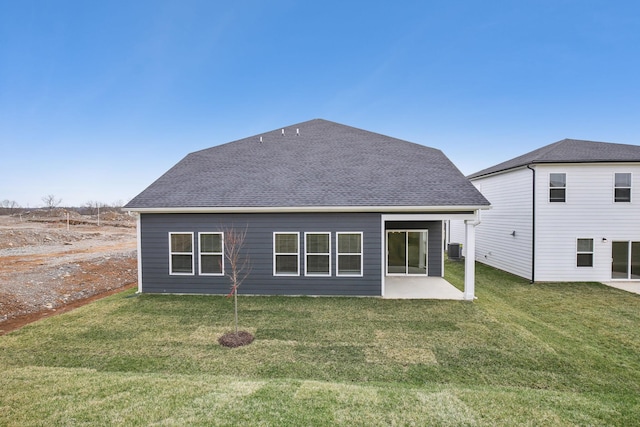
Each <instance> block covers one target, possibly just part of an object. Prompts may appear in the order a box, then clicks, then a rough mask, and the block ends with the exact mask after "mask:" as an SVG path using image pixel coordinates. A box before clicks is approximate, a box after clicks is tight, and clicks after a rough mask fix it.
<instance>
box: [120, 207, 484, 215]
mask: <svg viewBox="0 0 640 427" xmlns="http://www.w3.org/2000/svg"><path fill="white" fill-rule="evenodd" d="M489 208H490V206H256V207H185V208H125V209H124V210H125V211H128V212H138V213H302V212H321V213H326V212H416V213H418V212H419V213H427V212H438V213H437V214H436V215H438V216H439V217H442V215H443V214H444V213H456V212H469V211H472V212H475V211H478V210H480V209H489Z"/></svg>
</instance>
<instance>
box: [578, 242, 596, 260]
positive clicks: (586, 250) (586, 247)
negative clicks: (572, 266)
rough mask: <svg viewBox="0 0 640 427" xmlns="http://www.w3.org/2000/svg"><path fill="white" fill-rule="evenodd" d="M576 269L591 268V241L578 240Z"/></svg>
mask: <svg viewBox="0 0 640 427" xmlns="http://www.w3.org/2000/svg"><path fill="white" fill-rule="evenodd" d="M576 253H577V255H576V266H577V267H593V239H578V244H577V252H576Z"/></svg>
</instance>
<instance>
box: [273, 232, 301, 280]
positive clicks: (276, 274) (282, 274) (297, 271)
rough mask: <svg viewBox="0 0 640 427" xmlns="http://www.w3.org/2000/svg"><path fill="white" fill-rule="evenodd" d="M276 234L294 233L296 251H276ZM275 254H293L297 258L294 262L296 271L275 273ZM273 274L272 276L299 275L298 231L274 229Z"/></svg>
mask: <svg viewBox="0 0 640 427" xmlns="http://www.w3.org/2000/svg"><path fill="white" fill-rule="evenodd" d="M278 234H295V235H296V242H297V243H298V244H297V246H298V251H297V252H295V253H294V252H291V253H289V252H276V235H278ZM277 255H295V256H296V257H297V258H298V262H297V263H296V272H295V273H276V257H277ZM273 275H274V276H289V277H295V276H300V232H298V231H274V232H273Z"/></svg>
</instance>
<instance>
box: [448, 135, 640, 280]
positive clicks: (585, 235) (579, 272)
mask: <svg viewBox="0 0 640 427" xmlns="http://www.w3.org/2000/svg"><path fill="white" fill-rule="evenodd" d="M639 173H640V146H632V145H623V144H610V143H602V142H591V141H578V140H563V141H559V142H557V143H554V144H551V145H549V146H546V147H542V148H541V149H539V150H535V151H533V152H531V153H527V154H525V155H523V156H520V157H517V158H515V159H512V160H509V161H506V162H504V163H501V164H498V165H496V166H493V167H491V168H488V169H485V170H483V171H480V172H477V173H475V174H472V175H470V177H469V178H470V179H471V181H472V183H473V184H474V185H475V186H476V188H478V189H479V190H480V192H481V193H482V194H483V195H484V196H485V197H486V198H487V199H488V200H489V201H490V202H491V205H492V208H491V209H490V210H487V211H483V212H482V213H481V215H480V224H479V225H478V226H477V227H476V260H477V261H480V262H482V263H485V264H488V265H491V266H493V267H496V268H499V269H502V270H505V271H508V272H510V273H513V274H516V275H518V276H522V277H525V278H528V279H531V280H532V281H535V282H561V281H610V280H624V279H626V280H629V279H635V280H638V278H636V276H635V275H634V272H636V271H637V272H640V254H636V253H634V251H633V248H634V245H633V244H634V242H640V203H637V202H636V201H637V200H639V199H638V197H639V195H640V194H639V190H640V187H639V186H640V177H639V176H638V174H639ZM534 189H535V193H534ZM451 228H452V230H451V233H450V234H451V237H454V236H459V233H460V228H461V226H460V224H452V225H451ZM451 241H452V240H451ZM625 242H626V243H625ZM627 247H628V248H631V249H626V250H624V251H623V250H622V249H624V248H627ZM636 247H640V243H639V244H638V245H637V246H636ZM636 252H638V251H636ZM614 255H615V257H616V261H615V264H616V267H615V270H617V271H614V266H613V263H612V259H613V257H614ZM625 271H626V273H625Z"/></svg>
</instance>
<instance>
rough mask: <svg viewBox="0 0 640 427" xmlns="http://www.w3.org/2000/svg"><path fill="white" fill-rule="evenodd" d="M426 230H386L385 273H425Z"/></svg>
mask: <svg viewBox="0 0 640 427" xmlns="http://www.w3.org/2000/svg"><path fill="white" fill-rule="evenodd" d="M427 234H428V233H427V230H387V274H388V275H399V276H406V275H426V274H427V244H428V239H427Z"/></svg>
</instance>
